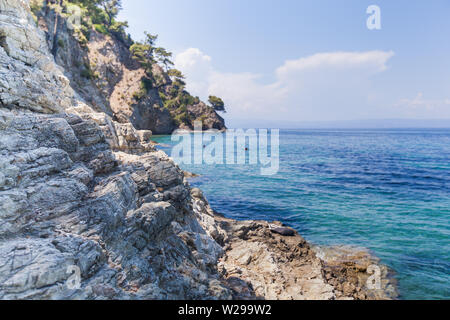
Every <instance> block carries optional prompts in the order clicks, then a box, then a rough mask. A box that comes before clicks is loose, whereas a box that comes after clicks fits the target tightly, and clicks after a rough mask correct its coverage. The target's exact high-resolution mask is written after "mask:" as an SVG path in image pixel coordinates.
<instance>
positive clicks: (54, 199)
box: [0, 110, 230, 299]
mask: <svg viewBox="0 0 450 320" xmlns="http://www.w3.org/2000/svg"><path fill="white" fill-rule="evenodd" d="M1 119H2V127H1V130H0V136H1V140H0V150H1V159H2V160H1V163H0V168H1V174H2V175H1V179H0V183H1V184H0V199H1V201H0V203H1V211H0V212H1V214H0V220H1V227H0V238H1V239H2V240H1V241H0V252H1V256H0V266H1V269H0V298H3V299H10V298H13V299H15V298H40V299H42V298H52V299H53V298H58V299H59V298H64V299H72V298H89V299H97V298H126V297H127V298H143V299H147V298H161V299H166V298H169V299H172V298H178V299H184V298H208V297H209V298H228V297H230V295H229V291H228V289H226V288H225V287H224V286H222V285H220V282H219V280H218V279H219V276H218V274H217V272H216V270H215V262H216V261H217V259H218V256H219V255H220V253H221V252H222V251H221V247H220V246H219V245H218V244H217V243H216V242H215V241H214V240H213V239H212V238H211V237H210V236H209V235H208V234H207V232H206V231H205V230H204V229H203V228H202V226H201V225H200V224H199V222H198V220H197V218H196V216H197V215H201V214H202V213H201V212H200V213H195V212H194V210H193V209H192V201H193V200H192V197H191V195H190V191H189V186H188V185H187V184H186V183H185V181H184V176H183V173H182V171H181V170H180V169H179V168H178V167H177V166H176V165H175V164H174V163H173V162H172V161H171V160H170V159H169V158H168V157H167V156H166V155H165V154H164V153H162V152H160V151H159V152H158V151H152V152H148V153H145V154H143V155H137V154H129V153H125V152H122V151H118V152H113V151H112V150H111V147H110V145H109V144H108V143H107V142H106V139H105V135H104V134H103V131H102V130H101V128H100V127H99V126H98V125H97V123H96V122H95V121H93V120H90V121H89V120H83V119H82V118H81V117H77V116H75V115H66V114H57V115H37V114H13V113H12V112H9V111H5V110H2V111H1ZM174 226H175V227H174ZM72 265H75V266H77V267H78V268H79V269H80V271H81V287H80V288H79V289H74V290H71V289H69V288H68V286H67V285H66V283H65V282H66V281H67V280H68V279H69V277H70V275H71V274H70V273H67V270H68V267H70V266H72ZM99 286H100V287H99ZM105 286H106V287H105ZM155 288H156V289H157V290H155Z"/></svg>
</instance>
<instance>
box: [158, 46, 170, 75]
mask: <svg viewBox="0 0 450 320" xmlns="http://www.w3.org/2000/svg"><path fill="white" fill-rule="evenodd" d="M155 56H156V59H157V60H158V62H159V63H161V64H163V65H164V67H165V69H166V71H168V70H169V66H173V65H174V64H173V62H172V60H170V58H171V57H172V52H169V51H167V50H166V49H164V48H161V47H159V48H156V49H155Z"/></svg>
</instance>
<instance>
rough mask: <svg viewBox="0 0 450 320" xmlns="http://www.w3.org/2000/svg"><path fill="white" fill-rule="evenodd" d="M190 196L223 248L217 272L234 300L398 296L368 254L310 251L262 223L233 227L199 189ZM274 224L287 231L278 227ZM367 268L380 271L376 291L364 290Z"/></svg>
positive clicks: (389, 278)
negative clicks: (213, 207)
mask: <svg viewBox="0 0 450 320" xmlns="http://www.w3.org/2000/svg"><path fill="white" fill-rule="evenodd" d="M191 195H192V197H193V200H194V203H196V204H197V205H198V206H200V207H202V208H203V210H202V212H203V214H207V215H208V216H209V217H210V219H207V221H208V222H207V223H203V226H204V227H205V230H207V231H209V233H210V235H211V236H212V237H213V239H214V240H215V241H216V242H217V243H219V245H221V246H222V248H223V252H224V253H223V255H222V256H221V257H220V259H219V261H218V264H217V267H218V271H219V274H220V276H221V280H222V281H223V282H224V284H225V285H226V286H227V287H229V288H231V290H232V295H233V299H237V300H254V299H269V300H390V299H397V298H398V296H399V294H398V291H397V281H396V280H395V278H394V275H393V271H392V270H390V269H389V268H388V267H386V266H385V265H383V264H381V263H380V260H379V259H378V258H377V257H375V256H373V255H372V254H371V253H369V252H368V250H366V249H362V248H359V249H356V248H350V247H344V246H342V247H337V246H336V247H317V246H313V245H311V244H310V243H308V242H307V241H306V240H305V239H304V238H303V237H302V236H301V235H300V234H299V233H298V232H296V231H295V232H294V235H293V236H283V235H281V234H277V233H275V232H272V231H271V230H270V228H269V227H268V222H266V221H252V220H247V221H237V220H233V219H229V218H226V217H224V216H222V215H220V214H218V213H216V212H214V210H212V209H211V208H210V207H209V204H208V202H207V200H206V199H205V198H204V196H203V194H202V192H201V190H200V189H197V188H193V189H192V190H191ZM194 211H195V205H194ZM211 218H212V219H211ZM202 220H203V221H204V219H202ZM272 224H274V225H277V226H280V227H286V226H284V225H283V224H282V223H281V222H272ZM211 229H212V230H213V231H211ZM370 268H375V269H377V270H379V271H380V273H379V283H380V287H379V288H378V289H375V288H372V289H371V288H369V287H368V285H367V283H368V280H369V277H370V276H371V273H370ZM377 276H378V274H377Z"/></svg>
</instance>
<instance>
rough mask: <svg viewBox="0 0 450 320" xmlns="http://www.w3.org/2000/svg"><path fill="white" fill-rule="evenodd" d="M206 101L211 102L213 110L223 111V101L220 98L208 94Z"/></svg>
mask: <svg viewBox="0 0 450 320" xmlns="http://www.w3.org/2000/svg"><path fill="white" fill-rule="evenodd" d="M208 102H209V103H210V104H211V106H212V107H213V108H214V110H216V111H223V112H225V103H224V102H223V100H222V99H221V98H219V97H216V96H209V98H208Z"/></svg>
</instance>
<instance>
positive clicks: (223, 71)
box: [120, 0, 450, 125]
mask: <svg viewBox="0 0 450 320" xmlns="http://www.w3.org/2000/svg"><path fill="white" fill-rule="evenodd" d="M373 4H375V5H378V6H379V7H380V9H381V27H382V29H381V30H368V28H367V27H366V20H367V18H368V16H369V15H368V14H366V9H367V7H368V6H369V5H373ZM123 7H124V10H123V11H122V12H121V16H120V18H121V19H124V20H127V21H128V22H129V25H130V28H129V32H130V33H131V35H132V36H133V38H134V39H138V40H139V39H142V38H143V32H144V31H145V30H147V31H149V32H151V33H156V34H159V42H158V44H159V45H161V46H164V47H166V48H167V49H169V50H170V51H172V52H173V53H174V59H175V61H176V66H177V68H179V69H181V71H183V72H184V73H185V74H186V76H187V82H188V89H189V90H190V91H191V93H193V94H194V95H199V96H200V97H201V98H205V97H206V96H207V95H208V94H215V95H218V96H221V97H222V98H223V99H224V100H225V102H226V104H227V105H228V113H227V114H225V118H226V120H228V122H229V123H231V125H232V124H233V123H237V122H239V121H242V119H246V118H250V117H251V118H253V119H258V120H261V121H262V122H263V121H265V120H276V121H322V120H324V121H332V120H358V119H387V118H389V119H390V118H405V119H442V118H445V119H449V118H450V72H449V71H450V41H449V40H448V37H449V35H450V2H449V1H446V0H432V1H404V0H396V1H376V0H372V1H364V0H341V1H336V0H316V1H299V0H289V1H288V0H281V1H274V0H272V1H269V0H245V1H242V0H240V1H238V0H226V1H224V0H191V1H187V0H167V1H152V0H150V1H148V0H125V1H123Z"/></svg>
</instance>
